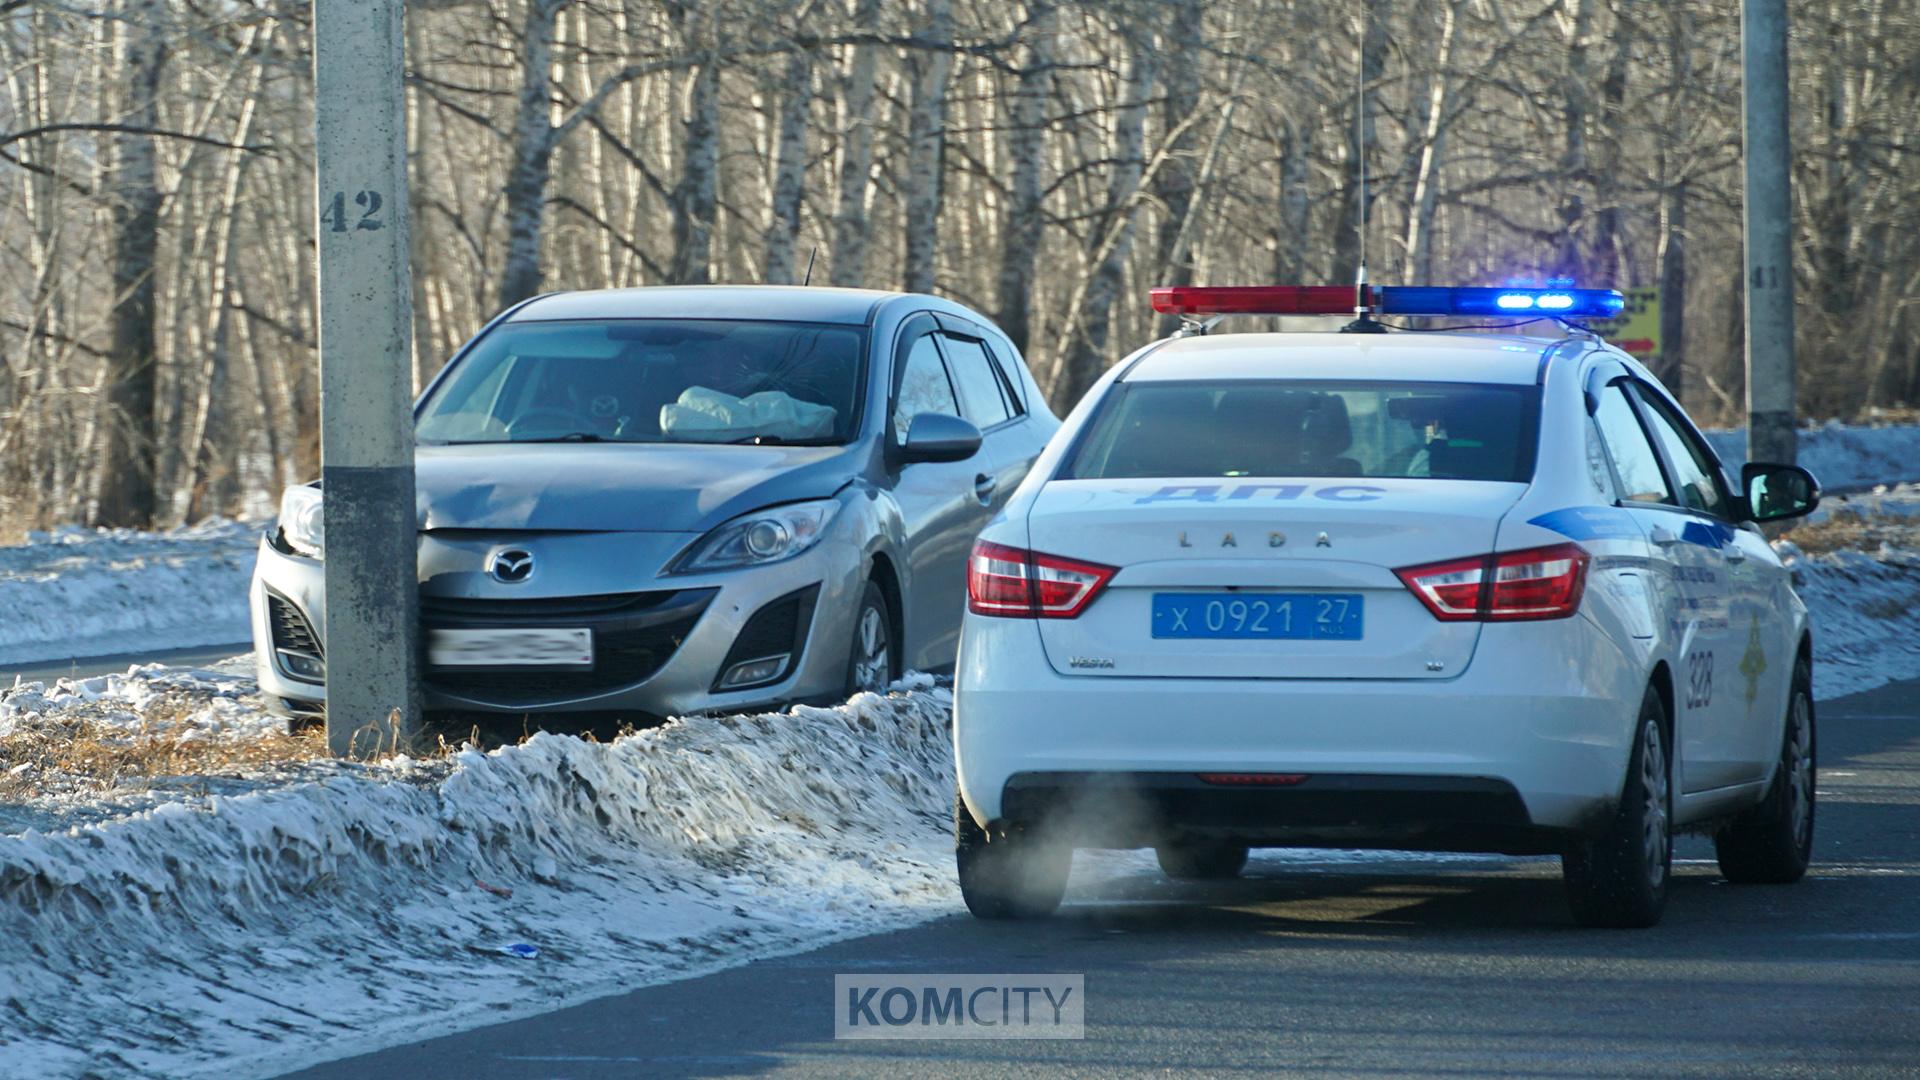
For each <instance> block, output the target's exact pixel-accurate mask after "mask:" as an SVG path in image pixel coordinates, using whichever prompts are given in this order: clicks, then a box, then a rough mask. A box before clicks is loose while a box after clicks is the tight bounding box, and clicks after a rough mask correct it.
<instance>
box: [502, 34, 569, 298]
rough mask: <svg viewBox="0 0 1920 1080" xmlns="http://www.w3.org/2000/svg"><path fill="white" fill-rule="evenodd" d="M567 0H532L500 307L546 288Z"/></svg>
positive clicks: (523, 39) (509, 174) (509, 181)
mask: <svg viewBox="0 0 1920 1080" xmlns="http://www.w3.org/2000/svg"><path fill="white" fill-rule="evenodd" d="M565 2H566V0H527V20H526V23H525V29H524V31H523V33H522V34H521V40H520V42H519V43H518V44H519V46H520V48H521V49H522V50H523V51H524V54H525V57H526V58H525V60H523V61H522V64H521V69H520V106H519V109H518V111H517V112H516V113H515V116H514V124H513V163H512V165H511V166H510V167H509V169H508V171H507V188H506V198H507V258H506V267H505V269H503V270H502V271H501V273H500V306H501V307H502V308H506V307H511V306H513V305H514V304H517V303H519V302H520V301H522V300H525V299H527V298H528V297H530V296H533V295H535V294H537V293H539V291H540V279H541V272H540V237H541V233H542V232H543V231H544V229H545V224H546V221H545V219H546V213H547V182H548V180H549V178H550V176H551V174H552V171H553V144H554V135H553V88H552V85H551V80H552V70H553V39H554V25H555V23H556V22H557V16H558V14H559V11H560V8H561V6H562V5H563V4H564V3H565Z"/></svg>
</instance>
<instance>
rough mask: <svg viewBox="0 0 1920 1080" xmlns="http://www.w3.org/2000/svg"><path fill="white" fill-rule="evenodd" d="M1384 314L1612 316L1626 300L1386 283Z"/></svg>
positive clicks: (1380, 295)
mask: <svg viewBox="0 0 1920 1080" xmlns="http://www.w3.org/2000/svg"><path fill="white" fill-rule="evenodd" d="M1373 299H1374V302H1375V304H1376V306H1377V308H1378V310H1379V312H1380V314H1382V315H1508V316H1511V315H1528V314H1534V313H1541V314H1545V315H1548V316H1552V317H1556V318H1565V319H1610V318H1612V317H1614V316H1615V315H1618V314H1620V310H1621V309H1622V308H1624V307H1625V306H1626V299H1625V298H1624V297H1622V296H1621V295H1620V294H1619V293H1618V292H1616V291H1614V290H1612V289H1562V288H1549V289H1511V288H1509V289H1489V288H1461V289H1449V288H1439V287H1429V286H1393V285H1389V286H1385V287H1377V288H1375V289H1374V290H1373Z"/></svg>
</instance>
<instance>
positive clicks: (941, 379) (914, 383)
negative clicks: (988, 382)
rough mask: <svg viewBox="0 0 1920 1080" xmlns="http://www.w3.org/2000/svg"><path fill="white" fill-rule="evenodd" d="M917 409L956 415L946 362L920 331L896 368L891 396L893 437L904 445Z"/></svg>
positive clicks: (930, 337) (957, 413)
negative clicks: (896, 390)
mask: <svg viewBox="0 0 1920 1080" xmlns="http://www.w3.org/2000/svg"><path fill="white" fill-rule="evenodd" d="M921 413H945V414H946V415H948V416H959V415H960V407H959V406H958V405H957V404H955V403H954V399H953V386H952V384H950V383H949V382H948V381H947V366H946V365H945V364H943V363H941V361H940V350H939V349H938V348H937V347H936V346H935V345H934V343H933V335H932V334H921V335H920V336H919V337H917V338H915V339H914V341H913V346H912V347H911V348H910V349H908V350H907V359H906V362H905V363H904V364H902V365H901V368H900V392H899V394H898V395H897V396H896V397H895V398H894V406H893V441H894V442H895V443H899V444H902V445H904V444H905V443H906V441H907V425H908V424H911V423H912V422H913V418H914V417H916V416H918V415H920V414H921Z"/></svg>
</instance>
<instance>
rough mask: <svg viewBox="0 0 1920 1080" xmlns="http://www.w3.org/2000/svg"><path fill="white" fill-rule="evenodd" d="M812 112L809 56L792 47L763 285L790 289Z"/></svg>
mask: <svg viewBox="0 0 1920 1080" xmlns="http://www.w3.org/2000/svg"><path fill="white" fill-rule="evenodd" d="M812 108H813V55H812V54H811V53H809V52H807V51H806V50H805V49H802V48H799V47H797V46H796V47H795V48H794V50H793V52H792V53H791V54H789V55H788V57H787V96H786V98H785V99H784V100H782V101H781V103H780V120H779V126H778V131H777V132H776V133H775V135H774V167H773V197H772V200H771V207H770V211H769V214H768V217H769V219H770V220H769V221H768V222H767V283H768V284H771V285H791V284H793V282H794V281H795V280H796V278H797V275H796V274H795V273H794V257H793V256H794V250H793V245H794V241H795V240H796V239H797V238H798V237H799V234H800V196H801V194H802V193H803V191H804V190H805V186H806V179H807V114H808V112H809V111H811V110H812Z"/></svg>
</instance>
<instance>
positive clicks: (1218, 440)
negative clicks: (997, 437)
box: [1060, 380, 1539, 483]
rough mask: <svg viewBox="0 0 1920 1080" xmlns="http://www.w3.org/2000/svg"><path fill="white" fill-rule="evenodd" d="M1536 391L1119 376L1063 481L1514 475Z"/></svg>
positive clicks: (1523, 472) (1519, 469)
mask: <svg viewBox="0 0 1920 1080" xmlns="http://www.w3.org/2000/svg"><path fill="white" fill-rule="evenodd" d="M1538 415H1539V391H1538V390H1537V389H1536V388H1534V387H1532V386H1495V385H1479V384H1470V383H1379V382H1364V383H1363V382H1305V381H1296V380H1285V381H1277V380H1276V381H1271V382H1267V381H1258V382H1256V381H1232V382H1218V383H1203V382H1145V383H1122V384H1121V385H1120V386H1118V387H1116V388H1114V391H1113V393H1111V394H1109V395H1108V396H1107V398H1106V400H1105V401H1103V402H1101V405H1100V412H1099V415H1097V416H1096V417H1094V420H1093V422H1092V423H1091V424H1090V425H1089V427H1088V429H1087V431H1086V433H1085V435H1083V436H1082V438H1081V439H1080V441H1079V444H1078V445H1077V446H1076V447H1075V448H1074V450H1073V452H1072V453H1071V455H1070V456H1069V458H1068V460H1067V462H1066V465H1065V467H1064V468H1063V469H1062V470H1061V472H1060V479H1063V480H1122V479H1136V478H1141V479H1144V478H1158V477H1228V476H1261V477H1266V476H1300V477H1321V476H1359V477H1380V478H1386V477H1410V478H1419V479H1433V480H1499V481H1517V482H1522V483H1524V482H1526V481H1527V480H1529V479H1530V478H1531V477H1532V476H1533V459H1534V448H1535V444H1536V441H1537V440H1536V438H1535V431H1536V423H1537V418H1538Z"/></svg>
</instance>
